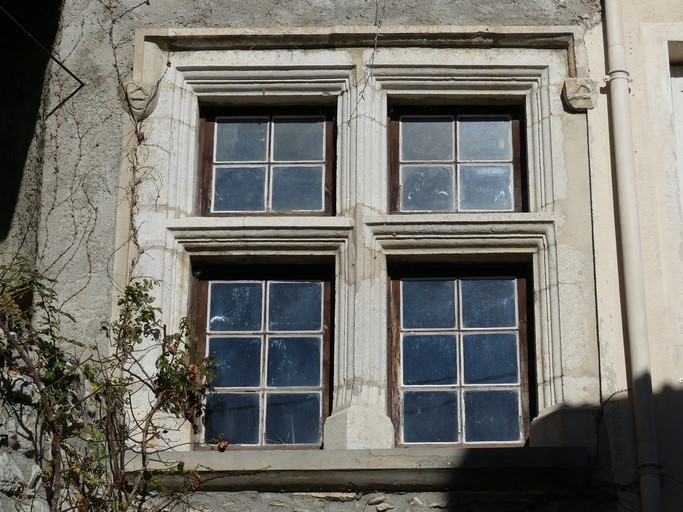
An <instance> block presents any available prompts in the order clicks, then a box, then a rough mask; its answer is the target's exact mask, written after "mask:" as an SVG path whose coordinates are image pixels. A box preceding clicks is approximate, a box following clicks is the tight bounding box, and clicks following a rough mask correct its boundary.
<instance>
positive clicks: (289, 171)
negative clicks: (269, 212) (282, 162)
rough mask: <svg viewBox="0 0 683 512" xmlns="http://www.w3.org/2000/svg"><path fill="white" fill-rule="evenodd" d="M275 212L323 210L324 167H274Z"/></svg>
mask: <svg viewBox="0 0 683 512" xmlns="http://www.w3.org/2000/svg"><path fill="white" fill-rule="evenodd" d="M272 208H273V210H288V211H294V210H322V209H323V167H322V166H315V167H303V166H298V167H297V166H287V167H284V166H276V167H273V198H272Z"/></svg>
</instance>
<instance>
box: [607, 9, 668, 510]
mask: <svg viewBox="0 0 683 512" xmlns="http://www.w3.org/2000/svg"><path fill="white" fill-rule="evenodd" d="M603 20H604V23H605V28H606V33H607V66H608V69H609V72H608V75H609V78H608V81H609V101H610V108H611V112H610V124H611V126H612V135H613V141H614V142H613V144H614V146H613V154H614V166H615V181H616V192H617V194H616V195H617V217H618V219H617V221H618V222H619V229H620V235H621V236H620V250H621V251H620V252H621V254H620V255H619V256H620V258H621V265H622V271H623V289H624V301H623V302H624V304H625V309H626V330H627V332H626V339H627V352H628V353H627V355H626V357H627V359H628V364H629V365H630V367H631V397H632V401H633V415H634V419H635V427H636V442H637V456H638V477H639V480H640V504H641V509H642V511H643V512H660V511H661V510H662V500H661V482H660V473H661V465H660V463H659V455H658V453H657V428H656V425H655V416H654V400H653V392H652V378H651V375H650V353H649V341H648V330H647V315H646V309H645V286H644V278H643V261H642V255H641V243H640V225H639V220H638V207H637V205H638V203H637V194H636V171H635V162H634V152H633V133H632V125H631V110H630V103H629V81H630V78H629V73H628V70H627V68H626V50H625V45H624V29H623V20H622V13H621V0H604V10H603Z"/></svg>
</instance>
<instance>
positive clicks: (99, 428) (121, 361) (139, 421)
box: [0, 260, 211, 511]
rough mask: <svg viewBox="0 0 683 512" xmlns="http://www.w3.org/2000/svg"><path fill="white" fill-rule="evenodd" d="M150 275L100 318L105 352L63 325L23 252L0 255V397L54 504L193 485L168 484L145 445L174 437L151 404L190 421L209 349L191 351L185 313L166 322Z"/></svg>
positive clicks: (145, 506) (149, 498)
mask: <svg viewBox="0 0 683 512" xmlns="http://www.w3.org/2000/svg"><path fill="white" fill-rule="evenodd" d="M153 287H154V283H153V282H151V281H149V280H138V281H133V282H131V283H130V284H129V285H128V286H127V287H126V289H125V291H124V293H123V294H122V296H121V298H120V299H119V301H118V306H119V314H118V317H117V318H116V319H115V320H114V321H112V322H108V323H106V324H105V325H104V328H105V329H106V331H107V334H108V339H109V344H110V346H109V347H108V349H109V350H107V352H106V354H102V353H101V352H100V350H99V349H98V347H97V346H96V345H90V344H89V343H88V342H87V341H85V340H75V339H71V338H68V337H65V336H63V335H62V334H61V330H62V329H61V328H62V326H63V325H64V324H65V323H67V322H71V321H73V318H72V317H70V316H69V315H68V314H67V313H65V312H64V311H63V310H61V309H60V307H59V306H58V305H57V295H56V294H55V292H54V282H53V281H51V280H49V279H46V278H45V277H43V276H42V275H41V274H40V273H39V272H38V271H37V270H35V268H34V267H33V266H32V265H31V264H30V263H29V262H27V261H25V260H18V261H17V262H16V263H15V264H13V265H12V266H4V267H0V387H1V388H2V393H1V396H2V399H1V402H0V406H1V407H2V408H3V410H4V413H5V414H6V415H15V416H16V421H18V422H21V423H23V424H24V429H25V435H26V437H27V438H28V439H29V440H30V441H31V442H32V443H33V445H34V446H33V453H34V457H35V460H36V463H37V464H38V466H39V467H40V468H41V475H40V483H41V484H42V487H43V488H44V491H45V495H46V499H47V503H48V504H49V507H50V510H51V511H61V510H78V511H95V510H103V511H104V510H106V511H111V510H116V511H124V510H154V509H162V508H164V507H166V506H168V504H169V503H170V502H173V501H176V500H178V499H180V498H182V496H183V494H184V493H186V492H189V491H191V490H194V489H196V487H197V486H198V485H199V480H198V479H194V478H188V479H186V481H187V482H188V486H187V487H186V488H185V489H180V490H176V491H175V493H172V494H171V493H168V492H166V491H165V490H164V489H163V488H162V487H161V485H160V483H159V476H161V474H162V473H163V472H155V473H153V472H151V471H149V470H148V466H149V462H150V457H151V455H152V454H153V453H158V452H159V451H163V450H169V449H173V448H176V446H173V445H172V444H170V443H168V442H167V441H166V436H167V434H168V433H169V432H168V429H167V428H162V427H161V426H160V425H159V424H158V423H157V421H156V420H157V417H158V415H159V413H160V412H164V413H169V414H171V415H173V416H176V417H178V418H180V419H182V420H188V421H189V422H190V424H192V425H193V426H195V428H196V424H197V421H198V420H199V418H200V417H201V415H202V402H203V399H204V396H205V394H206V392H207V390H208V384H207V382H208V380H209V378H210V374H211V366H210V364H209V361H207V360H202V361H196V362H191V354H190V351H189V350H190V332H189V328H188V324H187V322H183V323H182V325H181V328H180V330H179V331H178V332H175V333H167V332H166V330H165V328H164V326H163V325H162V324H161V323H160V321H159V313H160V311H159V309H158V308H156V307H155V306H154V300H153V297H152V295H151V292H152V291H153ZM152 354H156V355H152ZM150 355H152V357H153V358H154V363H155V364H154V365H152V367H153V368H154V371H152V372H150V370H149V368H150V365H148V364H147V363H146V358H148V357H149V356H150ZM29 417H32V418H34V421H33V422H31V424H29V423H28V422H26V419H27V418H29ZM178 423H181V422H178ZM181 467H182V466H181ZM168 471H170V472H178V467H177V466H176V467H172V468H169V469H168ZM31 491H34V490H32V489H24V490H23V491H21V492H19V493H18V494H19V496H18V497H20V498H24V500H26V499H28V498H30V497H31V496H30V493H31ZM22 494H23V496H22Z"/></svg>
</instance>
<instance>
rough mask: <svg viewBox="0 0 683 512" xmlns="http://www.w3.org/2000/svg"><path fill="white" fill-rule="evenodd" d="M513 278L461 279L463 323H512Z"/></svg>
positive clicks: (514, 313) (513, 308)
mask: <svg viewBox="0 0 683 512" xmlns="http://www.w3.org/2000/svg"><path fill="white" fill-rule="evenodd" d="M516 304H517V287H516V286H515V280H514V279H463V280H462V323H463V327H467V328H470V327H472V328H473V327H516V326H517V308H516V307H515V306H516Z"/></svg>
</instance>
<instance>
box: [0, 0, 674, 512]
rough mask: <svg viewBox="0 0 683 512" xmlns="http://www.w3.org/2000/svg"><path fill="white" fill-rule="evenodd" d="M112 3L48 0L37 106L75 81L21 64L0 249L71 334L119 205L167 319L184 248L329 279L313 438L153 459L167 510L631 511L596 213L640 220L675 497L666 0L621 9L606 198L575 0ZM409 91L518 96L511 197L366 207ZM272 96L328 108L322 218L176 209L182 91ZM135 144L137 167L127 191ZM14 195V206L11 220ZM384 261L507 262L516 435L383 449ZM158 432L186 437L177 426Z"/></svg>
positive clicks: (666, 491)
mask: <svg viewBox="0 0 683 512" xmlns="http://www.w3.org/2000/svg"><path fill="white" fill-rule="evenodd" d="M138 3H139V2H133V1H128V0H122V1H114V2H105V4H107V5H109V6H110V9H109V10H107V9H106V8H105V7H104V5H103V3H102V2H99V1H98V2H94V1H87V0H65V1H64V2H63V6H62V11H61V22H60V29H59V32H58V35H57V40H56V43H55V44H54V47H53V53H54V55H55V56H56V57H57V58H58V59H59V60H60V61H62V62H63V63H64V64H65V65H66V66H67V67H68V68H69V70H70V71H71V72H73V73H74V74H75V75H76V76H78V77H79V78H80V79H81V80H82V81H83V82H84V83H85V86H84V87H83V88H82V89H81V90H80V91H79V92H78V93H77V94H76V95H75V96H73V97H72V98H70V99H68V100H67V101H66V102H65V103H63V104H61V105H60V102H61V100H62V99H64V98H66V97H67V96H68V94H69V93H70V92H71V91H73V90H74V89H75V88H76V87H77V86H78V84H77V83H76V82H75V81H74V80H73V77H71V76H70V75H69V74H67V73H65V71H64V70H63V69H61V68H60V67H58V66H56V65H50V66H48V69H47V72H46V86H45V88H44V91H43V99H42V112H43V115H45V114H47V113H48V112H50V111H51V110H52V109H53V108H55V107H59V108H57V110H55V112H54V113H53V114H52V115H50V116H49V117H47V118H43V119H41V121H40V122H38V123H36V128H35V136H34V142H33V146H32V150H31V151H32V153H31V154H32V155H33V154H36V155H38V156H36V157H35V158H33V157H32V158H27V159H26V163H25V169H24V181H23V183H22V187H23V188H22V190H21V192H19V193H17V197H19V202H18V205H17V208H16V212H15V219H16V220H15V224H14V225H13V226H12V228H11V229H9V226H8V230H7V231H8V233H9V235H8V236H7V238H6V239H5V241H4V242H3V245H2V246H0V248H1V249H2V257H3V259H5V260H7V259H9V258H11V256H12V255H13V254H14V253H15V252H17V247H23V246H22V240H24V239H25V237H26V234H27V233H28V237H29V239H30V240H31V244H30V245H31V247H30V250H26V249H22V251H23V252H24V253H28V254H29V255H31V256H32V257H35V259H36V261H37V262H38V264H39V266H40V267H41V268H43V269H45V270H46V272H47V273H48V275H50V276H52V277H55V278H57V279H58V280H59V291H60V294H61V295H62V296H63V297H65V298H69V300H68V301H67V309H68V310H70V311H72V312H73V313H75V315H76V317H77V318H78V322H77V323H76V324H75V325H74V326H73V330H74V334H75V335H77V336H80V337H86V338H88V339H93V340H95V341H98V340H99V341H101V340H102V334H101V332H100V325H101V322H102V321H103V320H106V319H108V318H109V317H110V316H111V314H112V309H113V307H114V305H115V302H116V285H118V284H121V283H123V282H125V280H126V279H127V278H128V274H129V272H130V260H131V257H132V254H133V252H134V247H133V244H132V243H131V240H130V234H131V230H130V226H129V224H128V222H127V219H128V217H129V213H130V209H131V208H132V207H133V208H135V209H137V211H138V212H139V213H138V214H137V218H136V222H137V227H136V237H137V243H138V244H139V246H140V247H141V248H142V249H144V253H143V255H142V256H141V258H140V260H139V263H138V264H137V265H136V267H135V269H134V273H135V275H137V276H144V277H152V278H155V279H158V280H160V282H161V283H162V285H161V287H160V288H159V290H158V300H159V304H160V306H161V309H162V311H163V314H164V321H165V322H166V323H167V324H168V325H170V326H177V325H178V323H179V322H180V319H181V318H182V317H183V316H185V315H186V314H187V313H188V308H189V304H190V300H191V291H192V290H191V283H192V279H193V272H196V270H197V267H198V266H201V265H206V264H207V262H209V263H212V262H227V263H233V262H238V263H240V264H243V263H245V262H251V261H285V262H291V261H295V260H298V259H302V260H306V258H308V260H309V261H315V262H318V261H324V262H327V264H329V265H331V266H332V267H333V268H334V270H335V275H336V278H335V282H334V288H335V301H334V302H335V309H334V333H333V334H334V344H333V350H334V354H333V361H334V364H333V367H332V369H331V388H332V393H331V395H332V397H331V414H330V415H329V417H328V418H327V419H326V421H325V424H324V431H323V448H322V449H321V450H285V449H280V450H258V449H254V450H242V449H231V448H229V449H228V451H227V452H226V453H217V452H212V451H206V450H191V449H190V448H188V451H185V452H180V453H178V454H177V457H178V458H180V459H182V460H183V461H184V464H185V466H186V467H198V468H201V471H200V473H201V474H202V478H204V479H205V481H206V483H205V486H204V489H203V491H202V492H197V493H196V494H194V495H192V496H191V497H190V499H189V503H188V505H187V510H188V511H189V510H193V511H200V510H214V509H218V508H220V509H224V510H235V511H252V512H256V511H261V510H284V511H302V512H303V511H317V510H326V511H327V510H329V511H342V510H378V511H386V510H397V511H413V512H417V511H422V510H424V511H429V510H529V509H537V510H549V511H550V510H557V511H560V510H570V509H574V508H576V507H581V508H582V509H588V510H596V511H597V510H621V509H622V508H623V509H626V510H632V509H637V508H638V507H639V506H640V502H639V500H638V497H637V495H636V493H637V492H638V474H639V469H638V465H639V464H642V463H643V461H642V460H639V459H638V454H637V441H636V439H637V436H638V433H637V432H636V429H635V427H634V421H633V416H634V412H633V411H634V405H633V400H632V396H631V393H630V392H629V389H631V388H632V387H633V381H632V379H631V375H630V373H629V372H631V367H630V364H631V363H630V361H631V359H630V357H631V355H630V354H629V351H628V349H627V345H626V343H625V338H626V336H627V330H626V327H625V325H626V323H625V322H626V319H627V314H630V312H631V311H632V309H630V308H631V306H629V305H628V304H627V303H626V301H627V299H626V298H625V292H624V289H623V288H624V286H623V275H622V273H623V268H622V254H621V249H620V247H621V246H620V233H619V230H618V229H617V227H616V226H617V224H618V220H619V211H620V210H619V208H624V207H626V208H633V209H635V210H636V211H637V213H638V217H639V220H640V227H639V233H640V237H641V240H642V245H641V251H642V255H643V265H642V267H643V268H642V271H643V281H644V286H645V297H646V303H645V304H644V307H645V310H646V316H647V322H648V324H649V336H647V339H648V343H649V353H650V355H651V372H650V375H648V377H649V378H651V379H652V386H653V392H654V400H655V402H654V405H655V410H654V424H655V425H656V431H657V443H658V446H659V459H660V460H659V461H656V465H657V464H659V465H661V477H660V479H661V491H662V502H663V510H666V511H675V510H680V508H681V504H682V503H683V485H681V483H680V482H681V481H683V462H681V461H683V447H682V445H681V443H680V441H679V437H680V432H681V428H683V387H682V386H683V384H682V383H683V374H682V373H681V362H682V361H683V345H682V344H681V343H680V337H681V333H682V332H683V317H682V316H681V314H680V310H681V309H682V306H683V278H682V277H681V276H682V275H683V272H682V271H681V270H682V268H683V257H682V256H681V252H680V244H681V243H682V242H683V216H682V215H683V214H682V213H681V212H683V196H682V195H681V194H682V193H681V190H680V183H681V178H680V176H681V175H682V174H683V173H682V172H681V170H680V169H681V167H680V161H682V160H683V147H681V146H680V142H679V143H678V145H677V143H676V136H675V133H676V132H675V130H674V127H675V125H676V124H678V126H679V127H680V129H681V133H683V114H682V113H681V112H683V108H681V110H680V111H677V113H675V110H674V104H675V102H676V101H678V102H679V104H680V105H681V106H682V107H683V97H681V98H678V99H677V97H676V96H675V95H676V94H679V95H683V92H681V91H677V90H676V88H675V87H672V83H674V84H677V83H678V82H675V81H674V82H672V81H671V78H670V77H671V70H672V69H675V66H676V65H683V7H681V6H680V5H679V3H678V2H675V1H672V0H657V1H656V2H654V3H653V2H649V3H647V4H643V5H640V4H637V3H633V2H631V3H625V4H624V5H623V6H622V8H623V16H624V20H623V23H624V29H625V35H626V49H627V51H628V55H627V60H628V65H629V67H630V79H631V82H630V84H631V96H630V99H631V103H630V108H631V109H632V118H633V141H634V146H635V147H634V157H635V165H636V182H637V191H638V203H637V204H636V205H621V206H619V205H618V204H617V203H616V195H615V188H616V186H615V183H614V172H615V171H614V168H615V166H616V165H617V163H616V162H617V160H618V158H615V155H614V150H613V149H612V148H613V145H612V137H611V136H612V132H613V129H614V127H613V126H612V121H611V119H612V118H611V117H610V109H609V107H608V104H607V103H608V97H609V94H610V93H609V87H610V86H609V84H608V83H607V82H606V81H605V76H606V75H607V74H608V72H610V71H613V70H610V69H608V66H607V64H606V59H607V50H606V43H605V24H604V22H603V20H602V9H601V6H600V5H599V3H598V2H596V1H593V0H557V1H537V0H524V1H521V0H517V1H511V2H507V1H506V2H497V3H486V2H483V3H482V2H475V1H469V0H457V1H445V0H440V1H428V0H425V1H421V0H418V1H414V2H408V3H406V2H399V1H389V0H387V1H382V0H377V1H374V2H372V1H367V0H366V1H360V0H355V1H354V0H349V1H324V0H310V1H306V2H301V1H287V0H285V1H276V0H264V1H259V2H242V3H237V2H227V3H224V4H220V5H218V4H217V3H210V2H192V3H187V2H177V1H174V0H151V1H150V2H149V5H140V6H138ZM1 15H2V14H1V13H0V16H1ZM608 15H611V13H608ZM674 74H676V71H674ZM678 76H680V75H678ZM672 95H673V96H672ZM672 98H673V99H672ZM421 103H426V104H431V105H443V104H449V105H451V104H458V105H459V104H474V105H509V104H517V105H522V108H523V111H524V114H523V117H524V119H525V126H524V130H525V131H524V137H523V144H524V150H525V151H524V152H525V154H526V165H525V167H526V171H525V172H526V178H525V202H526V203H527V204H526V211H523V212H504V213H468V214H457V213H438V214H432V215H429V216H425V215H420V214H400V215H396V214H392V208H391V205H390V204H389V203H390V194H389V193H388V187H389V181H390V177H389V165H390V163H389V158H388V156H387V154H388V152H387V112H388V108H389V106H390V105H393V104H408V105H414V104H421ZM296 104H305V105H309V104H324V105H327V106H330V107H332V108H334V110H335V111H336V113H337V118H336V123H337V140H336V156H337V158H336V169H335V190H336V197H335V199H334V201H335V212H336V213H335V215H334V216H317V217H315V216H282V215H278V216H258V215H244V216H231V217H226V216H222V217H221V216H215V217H210V218H207V217H205V216H201V215H198V214H197V208H196V204H195V203H196V197H197V187H198V186H199V180H198V178H197V176H198V175H199V164H198V161H199V158H198V147H199V146H198V142H197V141H198V139H199V137H200V129H201V128H200V121H199V119H200V108H203V107H207V106H209V107H239V106H241V105H259V106H263V105H266V106H267V105H296ZM676 116H677V117H676ZM134 123H135V124H134ZM680 140H683V139H681V138H679V141H680ZM138 144H139V145H140V147H141V148H142V151H141V152H138V153H137V154H136V155H135V158H139V162H138V165H139V167H140V169H144V170H145V171H144V176H143V180H142V181H141V185H140V187H139V188H138V189H136V191H137V195H136V197H135V198H131V197H130V196H129V195H128V194H127V193H126V192H127V191H128V190H129V189H128V188H127V184H128V183H129V182H130V179H131V176H130V158H131V150H132V148H134V147H135V146H136V145H138ZM36 177H37V178H36ZM36 183H37V184H36ZM37 197H39V198H40V199H39V200H38V199H35V198H37ZM31 198H34V200H32V199H31ZM32 213H33V214H37V215H38V216H39V220H38V221H36V222H28V221H26V220H25V219H27V218H29V217H30V215H29V214H32ZM34 240H35V242H34ZM403 261H417V262H423V263H424V262H427V263H430V264H431V263H435V264H445V263H453V262H460V263H462V262H465V263H472V262H482V261H483V262H488V264H489V265H492V264H493V265H505V264H508V263H510V262H511V261H514V262H519V261H522V262H524V263H525V264H526V265H527V266H528V268H529V269H530V276H531V281H532V285H531V289H530V290H531V292H532V293H531V295H532V296H533V299H532V300H531V301H530V305H531V306H530V309H531V311H530V316H529V318H530V319H531V321H532V325H531V330H530V332H531V335H530V336H529V343H530V345H531V346H532V349H531V350H530V352H529V354H530V355H531V356H532V357H531V358H530V361H529V365H530V368H531V369H532V370H531V372H530V379H529V380H530V383H529V387H530V390H531V391H530V396H531V397H532V400H531V402H532V403H531V405H530V407H529V412H530V415H531V421H530V427H529V431H528V442H526V443H525V444H526V446H523V447H522V446H518V447H510V446H504V447H502V446H501V447H491V446H487V447H482V448H478V447H424V446H423V447H396V444H397V443H396V435H395V428H396V426H395V423H393V422H392V418H391V411H390V410H389V406H388V398H389V396H388V395H390V393H391V390H390V384H389V383H388V378H389V376H390V373H391V371H390V368H389V366H390V365H389V363H388V360H390V359H391V356H392V354H391V353H390V349H389V344H388V342H387V334H386V333H387V328H388V327H389V326H388V322H389V320H388V318H389V308H390V306H389V300H388V297H387V279H388V277H391V276H390V274H391V270H390V267H391V265H392V264H394V263H396V262H403ZM627 312H629V313H627ZM0 420H3V418H0ZM19 430H20V429H19V428H18V427H17V426H16V425H13V424H11V422H9V421H5V422H4V424H3V426H2V430H0V441H1V444H0V461H3V463H2V464H1V466H2V468H3V469H2V471H0V508H3V509H4V508H8V507H11V506H13V504H14V503H15V502H16V501H17V500H18V494H19V493H20V487H21V488H22V489H23V488H24V487H22V486H20V485H19V483H20V482H29V483H31V482H33V483H35V479H36V474H37V473H36V467H35V465H33V464H32V462H31V454H30V453H28V452H27V451H26V450H27V445H25V443H23V442H22V439H21V433H20V432H19ZM176 441H177V442H178V443H184V444H185V445H186V446H190V447H191V446H192V445H193V443H198V440H197V439H195V438H193V436H192V432H191V429H190V428H189V426H187V427H183V428H182V429H181V430H180V432H179V433H178V438H177V439H176ZM641 469H642V468H641ZM655 472H657V473H658V472H659V469H656V471H655ZM167 483H168V484H169V485H171V486H173V485H176V483H177V482H174V481H173V479H172V478H169V479H168V482H167ZM30 485H33V484H32V483H31V484H30ZM30 485H29V487H30Z"/></svg>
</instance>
